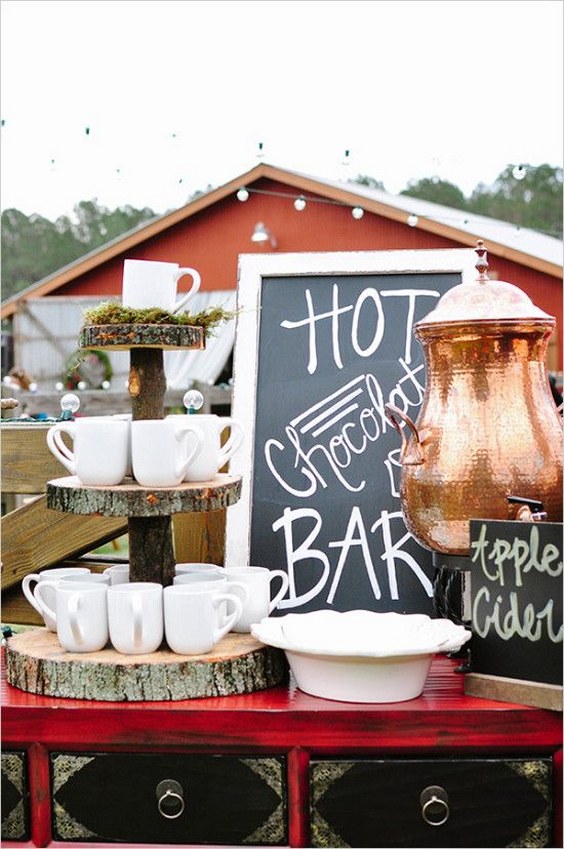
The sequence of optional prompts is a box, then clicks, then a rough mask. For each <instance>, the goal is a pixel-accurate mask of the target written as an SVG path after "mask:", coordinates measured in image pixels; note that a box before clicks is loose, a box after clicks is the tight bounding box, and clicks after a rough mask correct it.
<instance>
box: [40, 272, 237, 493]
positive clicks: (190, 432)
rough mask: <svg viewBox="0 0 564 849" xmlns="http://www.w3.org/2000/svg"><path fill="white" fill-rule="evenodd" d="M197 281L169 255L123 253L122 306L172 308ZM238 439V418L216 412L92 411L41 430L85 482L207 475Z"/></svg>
mask: <svg viewBox="0 0 564 849" xmlns="http://www.w3.org/2000/svg"><path fill="white" fill-rule="evenodd" d="M186 275H188V276H190V277H191V278H192V283H191V286H190V289H189V290H188V291H187V292H184V293H182V294H181V295H180V297H179V298H178V292H177V288H178V281H179V280H180V279H181V278H182V277H184V276H186ZM199 288H200V275H199V273H198V272H197V271H196V270H195V269H194V268H188V267H185V268H182V267H180V266H179V265H178V263H176V262H159V261H154V260H143V259H126V260H124V263H123V282H122V303H123V305H124V306H127V307H131V308H133V309H152V308H157V309H162V310H166V311H168V312H170V313H176V312H178V311H179V310H180V309H181V308H182V307H184V306H185V305H186V304H187V302H188V301H189V300H190V299H191V298H193V297H194V295H195V294H196V293H197V292H198V290H199ZM177 298H178V299H177ZM196 418H197V421H196ZM227 427H229V428H230V435H229V439H228V440H227V442H226V443H225V445H223V446H221V433H222V431H223V430H224V428H227ZM64 433H66V434H67V435H68V436H69V437H70V439H71V440H72V449H71V448H69V447H68V445H67V444H66V443H65V441H64V440H63V434H64ZM242 442H243V431H242V429H241V425H240V424H239V423H238V422H235V421H234V420H233V419H232V418H228V417H219V416H215V415H198V416H197V417H190V416H187V415H181V416H167V417H166V418H165V419H149V420H145V421H131V416H130V415H116V416H92V417H88V418H79V419H77V420H76V421H69V422H59V423H58V424H56V425H54V426H53V427H52V428H50V429H49V431H48V433H47V444H48V446H49V449H50V451H51V453H52V454H53V455H54V456H55V457H56V458H57V459H58V460H59V461H60V462H61V463H62V464H63V466H64V467H65V468H66V469H68V470H69V471H70V473H71V474H72V475H76V477H77V478H78V479H79V481H80V483H82V484H83V485H85V486H117V485H118V484H120V483H122V482H123V480H124V478H125V477H126V476H133V477H134V478H135V480H136V481H137V483H139V484H140V485H141V486H146V487H174V486H178V485H179V484H180V483H182V482H183V481H191V482H199V481H202V482H204V481H210V480H213V478H214V477H215V476H216V475H217V473H218V471H219V469H221V468H222V467H223V466H224V465H225V464H226V463H227V462H228V460H229V459H230V458H231V457H232V455H233V454H234V453H235V451H237V450H238V448H239V447H240V446H241V444H242Z"/></svg>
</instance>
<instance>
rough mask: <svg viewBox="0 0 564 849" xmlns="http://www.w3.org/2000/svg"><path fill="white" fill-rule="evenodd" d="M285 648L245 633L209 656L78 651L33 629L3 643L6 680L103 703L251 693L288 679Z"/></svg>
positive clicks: (37, 690)
mask: <svg viewBox="0 0 564 849" xmlns="http://www.w3.org/2000/svg"><path fill="white" fill-rule="evenodd" d="M287 675H288V665H287V661H286V658H285V656H284V652H283V651H282V650H281V649H275V648H272V647H271V646H265V645H263V644H262V643H260V642H259V641H258V640H255V638H254V637H252V636H251V635H250V634H234V633H230V634H227V635H226V636H225V637H224V638H223V639H222V640H221V641H220V642H219V643H218V644H217V645H216V646H215V647H214V649H213V650H212V651H211V652H209V653H208V654H202V655H191V656H188V655H180V654H175V653H174V652H172V651H170V650H169V649H168V648H162V649H160V650H159V651H156V652H152V653H151V654H140V655H125V654H120V653H119V652H117V651H115V650H114V649H113V648H106V649H103V650H102V651H99V652H88V653H85V654H75V653H71V652H66V651H64V649H63V648H61V645H60V643H59V641H58V639H57V635H56V634H54V633H53V632H52V631H48V630H47V628H32V629H30V630H28V631H23V632H22V633H20V634H15V635H14V636H12V637H9V638H8V640H7V641H6V680H7V681H8V683H9V684H12V685H13V686H14V687H17V688H18V689H20V690H25V691H26V692H28V693H36V694H39V695H43V696H56V697H58V698H65V699H95V700H98V701H105V702H144V701H160V702H162V701H180V700H182V699H197V698H207V697H210V696H230V695H237V694H244V693H254V692H255V691H257V690H265V689H267V688H268V687H274V686H276V685H277V684H280V683H281V682H283V681H284V680H286V679H287Z"/></svg>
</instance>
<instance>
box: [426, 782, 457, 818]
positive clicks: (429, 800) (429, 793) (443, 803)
mask: <svg viewBox="0 0 564 849" xmlns="http://www.w3.org/2000/svg"><path fill="white" fill-rule="evenodd" d="M419 802H420V803H421V816H422V817H423V819H424V821H425V822H426V823H427V825H444V824H445V822H446V821H447V820H448V818H449V817H450V808H449V806H448V793H447V792H446V790H445V789H444V787H438V786H436V785H431V786H430V787H426V788H425V790H422V791H421V796H420V797H419ZM432 809H434V811H433V810H432ZM433 812H434V814H435V816H434V817H433Z"/></svg>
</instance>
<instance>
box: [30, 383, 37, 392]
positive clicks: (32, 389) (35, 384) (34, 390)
mask: <svg viewBox="0 0 564 849" xmlns="http://www.w3.org/2000/svg"><path fill="white" fill-rule="evenodd" d="M29 391H30V392H37V383H33V382H32V383H30V384H29Z"/></svg>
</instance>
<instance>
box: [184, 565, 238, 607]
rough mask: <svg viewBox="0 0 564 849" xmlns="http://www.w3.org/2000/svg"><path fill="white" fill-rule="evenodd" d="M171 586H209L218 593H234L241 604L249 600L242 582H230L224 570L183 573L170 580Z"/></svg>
mask: <svg viewBox="0 0 564 849" xmlns="http://www.w3.org/2000/svg"><path fill="white" fill-rule="evenodd" d="M172 583H173V586H193V587H195V586H198V585H200V584H201V585H202V586H205V585H209V586H211V587H212V588H214V589H216V590H217V591H218V592H222V593H223V592H226V593H234V594H235V595H236V596H237V597H238V598H240V599H241V601H242V602H243V604H246V603H247V601H248V600H249V590H248V588H247V587H246V586H245V584H244V583H243V582H242V581H238V580H232V579H230V578H229V576H228V575H227V573H226V571H225V569H222V570H221V572H203V573H202V572H183V573H177V574H176V575H175V576H174V578H173V579H172Z"/></svg>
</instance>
